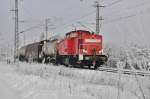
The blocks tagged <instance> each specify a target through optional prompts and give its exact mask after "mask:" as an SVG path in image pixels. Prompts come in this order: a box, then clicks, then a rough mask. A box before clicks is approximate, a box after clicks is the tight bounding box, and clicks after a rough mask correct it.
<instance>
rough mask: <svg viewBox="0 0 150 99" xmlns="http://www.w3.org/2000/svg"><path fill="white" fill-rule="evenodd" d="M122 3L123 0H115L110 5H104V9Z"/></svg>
mask: <svg viewBox="0 0 150 99" xmlns="http://www.w3.org/2000/svg"><path fill="white" fill-rule="evenodd" d="M122 1H123V0H116V1H114V2H112V3H110V4H108V5H106V8H108V7H111V6H114V5H116V4H118V3H120V2H122Z"/></svg>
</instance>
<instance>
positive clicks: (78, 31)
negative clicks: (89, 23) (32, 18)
mask: <svg viewBox="0 0 150 99" xmlns="http://www.w3.org/2000/svg"><path fill="white" fill-rule="evenodd" d="M74 32H77V33H80V32H84V33H88V34H91V33H90V32H89V31H86V30H75V31H71V32H68V33H67V34H66V35H69V34H71V33H74Z"/></svg>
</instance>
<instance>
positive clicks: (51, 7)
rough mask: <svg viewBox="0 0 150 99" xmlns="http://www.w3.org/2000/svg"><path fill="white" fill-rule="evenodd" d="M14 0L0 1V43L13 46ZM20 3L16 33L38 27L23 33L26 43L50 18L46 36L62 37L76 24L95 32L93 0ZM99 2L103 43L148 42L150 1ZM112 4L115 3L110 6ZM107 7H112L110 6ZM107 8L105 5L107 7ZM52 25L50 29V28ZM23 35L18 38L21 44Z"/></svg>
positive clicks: (23, 1)
mask: <svg viewBox="0 0 150 99" xmlns="http://www.w3.org/2000/svg"><path fill="white" fill-rule="evenodd" d="M14 1H15V0H0V40H1V44H2V43H3V42H5V43H8V42H9V43H10V42H11V44H13V36H14V24H13V21H14V20H13V17H14V14H13V12H11V11H9V10H11V9H13V8H14ZM81 1H82V0H20V1H19V9H20V10H19V17H20V20H24V23H20V31H22V30H25V29H28V28H30V27H32V26H36V25H38V24H41V25H43V26H40V27H39V28H35V29H32V30H31V31H27V32H25V37H26V43H29V42H34V41H35V40H38V39H39V37H40V35H41V33H42V32H43V33H44V20H45V19H46V18H50V23H49V24H50V25H51V26H50V27H49V32H50V33H51V34H50V35H63V34H64V33H66V32H69V31H71V30H73V29H74V27H76V28H77V29H83V27H81V26H80V25H79V24H78V23H77V22H78V21H80V22H82V23H83V24H84V25H86V26H88V27H90V28H91V29H93V30H95V26H94V23H95V8H94V7H93V5H94V1H95V0H83V1H82V2H81ZM118 1H119V0H101V3H102V4H103V5H106V7H105V8H103V9H102V10H101V14H102V16H103V18H104V19H105V20H104V21H103V24H102V28H101V34H102V35H103V36H104V39H105V42H113V43H116V44H127V43H131V42H136V43H140V44H141V43H143V44H148V43H149V42H150V40H149V37H150V33H149V32H150V30H149V26H150V18H149V17H150V1H149V0H120V1H119V2H118ZM115 2H118V3H116V4H114V3H115ZM111 4H113V5H112V6H111ZM107 5H108V6H107ZM53 25H54V26H53ZM23 36H24V35H23V34H21V35H20V41H21V45H22V44H23V42H24V41H23Z"/></svg>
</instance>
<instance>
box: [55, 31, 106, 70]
mask: <svg viewBox="0 0 150 99" xmlns="http://www.w3.org/2000/svg"><path fill="white" fill-rule="evenodd" d="M57 49H58V52H57V56H58V59H57V62H58V63H61V64H65V65H80V66H85V65H86V66H88V67H89V68H90V67H91V66H94V67H95V68H97V67H99V66H100V65H102V64H104V63H105V62H106V61H107V57H106V56H105V55H103V39H102V36H101V35H97V34H93V33H90V32H89V31H84V30H76V31H72V32H69V33H67V34H66V37H65V38H64V39H63V40H61V41H60V42H59V43H58V48H57Z"/></svg>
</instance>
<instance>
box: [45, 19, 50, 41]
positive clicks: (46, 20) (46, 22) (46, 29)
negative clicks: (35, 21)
mask: <svg viewBox="0 0 150 99" xmlns="http://www.w3.org/2000/svg"><path fill="white" fill-rule="evenodd" d="M48 21H49V19H45V33H46V34H45V39H46V40H47V39H48V38H47V36H48V23H49V22H48Z"/></svg>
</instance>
